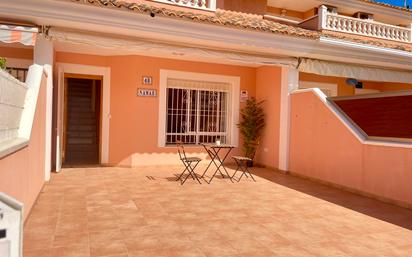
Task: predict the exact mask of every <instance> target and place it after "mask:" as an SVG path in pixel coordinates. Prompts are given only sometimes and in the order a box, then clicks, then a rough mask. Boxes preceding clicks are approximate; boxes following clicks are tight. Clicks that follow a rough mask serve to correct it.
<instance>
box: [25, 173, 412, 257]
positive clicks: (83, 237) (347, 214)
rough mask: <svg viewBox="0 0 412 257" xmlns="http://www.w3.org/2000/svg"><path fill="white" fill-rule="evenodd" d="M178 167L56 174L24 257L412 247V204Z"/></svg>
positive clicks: (379, 251) (290, 256) (404, 250)
mask: <svg viewBox="0 0 412 257" xmlns="http://www.w3.org/2000/svg"><path fill="white" fill-rule="evenodd" d="M203 168H204V167H203ZM203 168H202V169H203ZM180 170H181V167H180V166H179V167H162V166H151V167H142V168H135V169H128V168H119V167H96V168H71V169H65V170H63V172H61V173H59V174H53V175H52V179H51V181H50V182H49V183H47V184H46V185H45V187H44V189H43V192H42V193H41V194H40V196H39V198H38V201H37V202H36V204H35V206H34V208H33V210H32V212H31V214H30V216H29V218H28V220H27V221H26V223H25V229H24V253H25V255H24V256H25V257H27V256H28V257H139V256H144V257H150V256H156V257H175V256H179V257H185V256H193V257H197V256H199V257H214V256H219V257H220V256H231V257H242V256H254V257H259V256H265V257H266V256H281V257H295V256H298V257H306V256H307V257H314V256H315V257H319V256H320V257H322V256H328V257H330V256H334V257H335V256H342V257H347V256H351V257H357V256H359V257H369V256H371V257H376V256H383V257H387V256H390V257H397V256H402V257H406V256H409V255H410V253H411V252H412V245H411V243H410V238H412V211H411V210H407V209H403V208H400V207H396V206H392V205H389V204H385V203H382V202H379V201H376V200H373V199H369V198H365V197H361V196H357V195H354V194H352V193H348V192H345V191H342V190H338V189H334V188H331V187H327V186H324V185H320V184H317V183H313V182H310V181H307V180H304V179H300V178H296V177H292V176H288V175H283V174H280V173H277V172H274V171H269V170H265V169H259V168H253V171H254V172H255V177H256V179H257V182H256V183H255V182H251V181H248V180H242V181H241V182H239V183H230V181H229V180H227V179H221V178H216V179H215V180H213V182H212V184H210V185H208V184H203V185H198V184H196V183H195V182H193V181H188V182H187V183H186V184H185V185H183V186H182V185H180V184H179V183H177V182H175V181H172V180H171V179H170V178H171V177H173V174H174V173H178V171H180ZM229 172H233V170H231V169H230V170H229ZM148 176H149V177H150V178H151V179H148Z"/></svg>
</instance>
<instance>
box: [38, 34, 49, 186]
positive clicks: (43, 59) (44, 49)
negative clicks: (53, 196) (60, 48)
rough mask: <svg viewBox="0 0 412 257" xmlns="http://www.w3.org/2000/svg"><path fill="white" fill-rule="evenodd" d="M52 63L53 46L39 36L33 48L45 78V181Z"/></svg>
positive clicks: (47, 157) (47, 168) (47, 178)
mask: <svg viewBox="0 0 412 257" xmlns="http://www.w3.org/2000/svg"><path fill="white" fill-rule="evenodd" d="M53 62H54V46H53V42H52V41H49V40H47V39H45V38H44V37H42V36H39V37H38V38H37V41H36V45H35V46H34V63H35V64H39V65H43V67H44V69H45V71H46V73H47V75H48V77H47V91H46V130H45V134H46V137H45V138H46V142H45V144H46V146H45V147H46V148H45V157H44V162H45V171H44V172H45V173H44V175H45V176H44V177H45V180H46V181H48V180H50V172H51V142H52V113H53Z"/></svg>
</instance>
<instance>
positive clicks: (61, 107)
mask: <svg viewBox="0 0 412 257" xmlns="http://www.w3.org/2000/svg"><path fill="white" fill-rule="evenodd" d="M56 66H57V71H58V96H57V101H58V103H57V131H56V132H57V133H56V138H55V140H56V171H57V172H59V171H60V170H61V167H62V155H61V153H62V147H63V132H64V115H65V109H66V108H65V99H64V97H65V94H64V90H65V85H66V84H65V74H76V76H79V77H78V78H81V77H83V78H86V77H87V76H91V77H93V76H94V77H96V76H100V77H101V78H103V80H102V83H101V84H102V85H101V99H102V101H101V110H100V113H101V114H100V115H101V120H100V122H101V126H100V130H101V137H100V141H101V143H100V144H101V147H100V152H99V155H100V164H108V163H109V128H110V67H101V66H91V65H81V64H71V63H56ZM89 78H90V77H89Z"/></svg>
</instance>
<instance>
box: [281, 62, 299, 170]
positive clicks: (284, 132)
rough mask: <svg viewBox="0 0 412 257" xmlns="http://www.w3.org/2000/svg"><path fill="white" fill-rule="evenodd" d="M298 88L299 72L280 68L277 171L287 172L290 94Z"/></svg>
mask: <svg viewBox="0 0 412 257" xmlns="http://www.w3.org/2000/svg"><path fill="white" fill-rule="evenodd" d="M298 88H299V71H298V70H297V69H294V68H284V67H283V68H282V79H281V89H280V130H279V137H280V138H279V170H283V171H288V170H289V142H290V93H291V92H292V91H294V90H296V89H298Z"/></svg>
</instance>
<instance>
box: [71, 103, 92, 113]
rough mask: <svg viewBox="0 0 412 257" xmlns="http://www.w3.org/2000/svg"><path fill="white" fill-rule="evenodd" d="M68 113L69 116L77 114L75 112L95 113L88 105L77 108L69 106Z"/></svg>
mask: <svg viewBox="0 0 412 257" xmlns="http://www.w3.org/2000/svg"><path fill="white" fill-rule="evenodd" d="M68 111H69V113H70V114H74V113H77V112H84V113H95V112H94V111H93V110H92V107H91V106H90V105H89V106H77V105H75V106H69V108H68Z"/></svg>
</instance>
